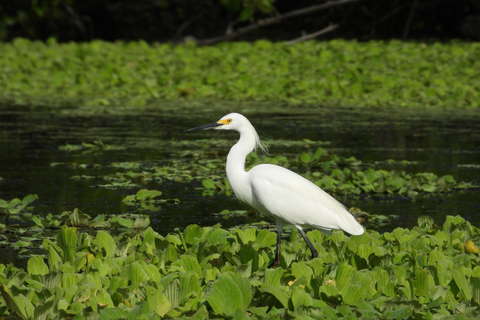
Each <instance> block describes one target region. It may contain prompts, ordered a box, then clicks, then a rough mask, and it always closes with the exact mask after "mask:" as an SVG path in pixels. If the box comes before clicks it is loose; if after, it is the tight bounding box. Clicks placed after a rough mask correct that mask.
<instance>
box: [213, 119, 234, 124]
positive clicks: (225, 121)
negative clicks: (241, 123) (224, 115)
mask: <svg viewBox="0 0 480 320" xmlns="http://www.w3.org/2000/svg"><path fill="white" fill-rule="evenodd" d="M231 122H232V119H231V118H228V119H223V120H218V121H217V123H219V124H223V125H228V124H230V123H231Z"/></svg>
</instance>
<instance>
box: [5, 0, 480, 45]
mask: <svg viewBox="0 0 480 320" xmlns="http://www.w3.org/2000/svg"><path fill="white" fill-rule="evenodd" d="M335 1H338V0H333V1H331V2H335ZM340 1H344V2H345V3H344V4H343V5H338V6H333V7H331V8H328V9H326V10H321V11H316V12H312V13H308V14H305V15H301V16H298V17H296V18H291V19H288V20H279V21H278V22H277V23H274V24H272V25H270V26H268V27H265V28H261V29H259V30H257V31H255V32H251V33H248V34H243V35H242V36H240V37H237V38H238V39H242V40H254V39H258V38H268V39H271V40H274V41H275V40H290V39H293V38H298V37H300V36H301V35H302V34H308V33H312V32H316V31H318V30H321V29H322V28H325V27H326V26H328V25H329V24H338V25H339V28H337V29H336V30H335V31H333V32H331V33H329V34H328V35H327V37H343V38H356V39H360V40H368V39H382V38H403V39H415V38H439V39H450V38H473V39H475V38H477V39H480V18H479V17H480V16H479V15H480V0H389V1H385V0H363V1H361V0H359V1H355V0H350V1H348V0H340ZM326 2H328V1H324V0H321V1H319V0H297V1H291V0H200V1H199V0H138V1H119V0H102V1H98V0H43V1H42V0H15V1H7V0H3V1H2V2H1V4H0V40H3V41H9V40H12V39H13V38H16V37H24V38H29V39H39V40H45V39H47V38H49V37H55V38H56V39H58V40H59V41H88V40H91V39H102V40H107V41H114V40H126V41H128V40H138V39H144V40H146V41H152V42H153V41H159V42H164V41H174V42H179V41H182V40H183V39H184V38H185V37H194V38H196V39H208V38H212V37H216V36H221V35H224V34H225V32H226V30H227V28H228V27H229V26H230V27H231V29H232V30H233V31H234V30H235V29H237V28H241V27H244V26H246V25H249V24H250V23H254V22H256V21H259V20H261V19H265V18H279V17H281V15H282V14H285V13H288V12H290V11H293V10H298V9H301V8H309V7H312V6H315V5H320V4H322V3H326Z"/></svg>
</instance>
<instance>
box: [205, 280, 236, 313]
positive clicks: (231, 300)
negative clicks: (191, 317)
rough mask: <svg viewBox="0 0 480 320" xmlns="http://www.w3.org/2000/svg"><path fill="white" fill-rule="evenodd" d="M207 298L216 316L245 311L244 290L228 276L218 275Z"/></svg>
mask: <svg viewBox="0 0 480 320" xmlns="http://www.w3.org/2000/svg"><path fill="white" fill-rule="evenodd" d="M205 298H206V300H207V301H208V304H209V305H210V306H211V307H212V309H213V311H214V312H215V313H216V314H223V315H229V314H232V313H234V312H235V311H236V310H237V309H240V310H242V311H244V309H243V307H244V304H243V294H242V290H241V289H240V288H239V287H238V285H237V284H236V283H235V281H233V279H232V278H230V277H228V276H226V275H223V274H219V275H218V279H217V280H216V281H214V282H213V283H212V286H211V287H210V290H209V292H208V293H207V295H206V297H205Z"/></svg>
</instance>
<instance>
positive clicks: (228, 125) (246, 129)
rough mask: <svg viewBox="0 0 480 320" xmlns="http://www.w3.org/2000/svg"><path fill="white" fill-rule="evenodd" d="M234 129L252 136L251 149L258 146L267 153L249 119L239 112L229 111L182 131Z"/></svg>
mask: <svg viewBox="0 0 480 320" xmlns="http://www.w3.org/2000/svg"><path fill="white" fill-rule="evenodd" d="M212 129H213V130H234V131H238V132H240V135H242V132H243V133H244V134H246V135H249V136H251V137H252V141H253V142H252V149H257V148H258V147H259V148H260V149H262V150H263V151H264V152H265V153H268V150H267V148H266V147H265V146H264V145H263V143H262V142H261V141H260V138H259V137H258V134H257V131H255V128H254V127H253V126H252V124H251V123H250V121H248V119H247V118H246V117H245V116H243V115H241V114H240V113H229V114H227V115H226V116H223V117H222V118H221V119H220V120H218V121H216V122H212V123H207V124H204V125H202V126H198V127H195V128H191V129H188V130H185V131H184V132H192V131H198V130H212Z"/></svg>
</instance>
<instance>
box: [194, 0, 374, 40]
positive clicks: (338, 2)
mask: <svg viewBox="0 0 480 320" xmlns="http://www.w3.org/2000/svg"><path fill="white" fill-rule="evenodd" d="M360 1H365V0H335V1H334V0H331V1H327V2H325V3H323V4H319V5H315V6H310V7H306V8H302V9H298V10H293V11H290V12H287V13H285V14H283V15H279V16H275V17H272V18H266V19H262V20H258V21H257V22H254V23H252V24H249V25H247V26H246V27H243V28H240V29H238V30H237V31H232V32H230V33H229V34H225V35H222V36H218V37H214V38H210V39H204V40H197V44H198V45H200V46H204V45H212V44H216V43H219V42H223V41H228V40H232V39H235V38H238V37H239V36H241V35H244V34H246V33H249V32H252V31H255V30H257V29H260V28H262V27H266V26H269V25H272V24H274V23H277V22H281V21H284V20H287V19H291V18H295V17H299V16H304V15H307V14H311V13H314V12H318V11H322V10H326V9H329V8H333V7H338V6H343V5H346V4H351V3H355V2H360Z"/></svg>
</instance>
